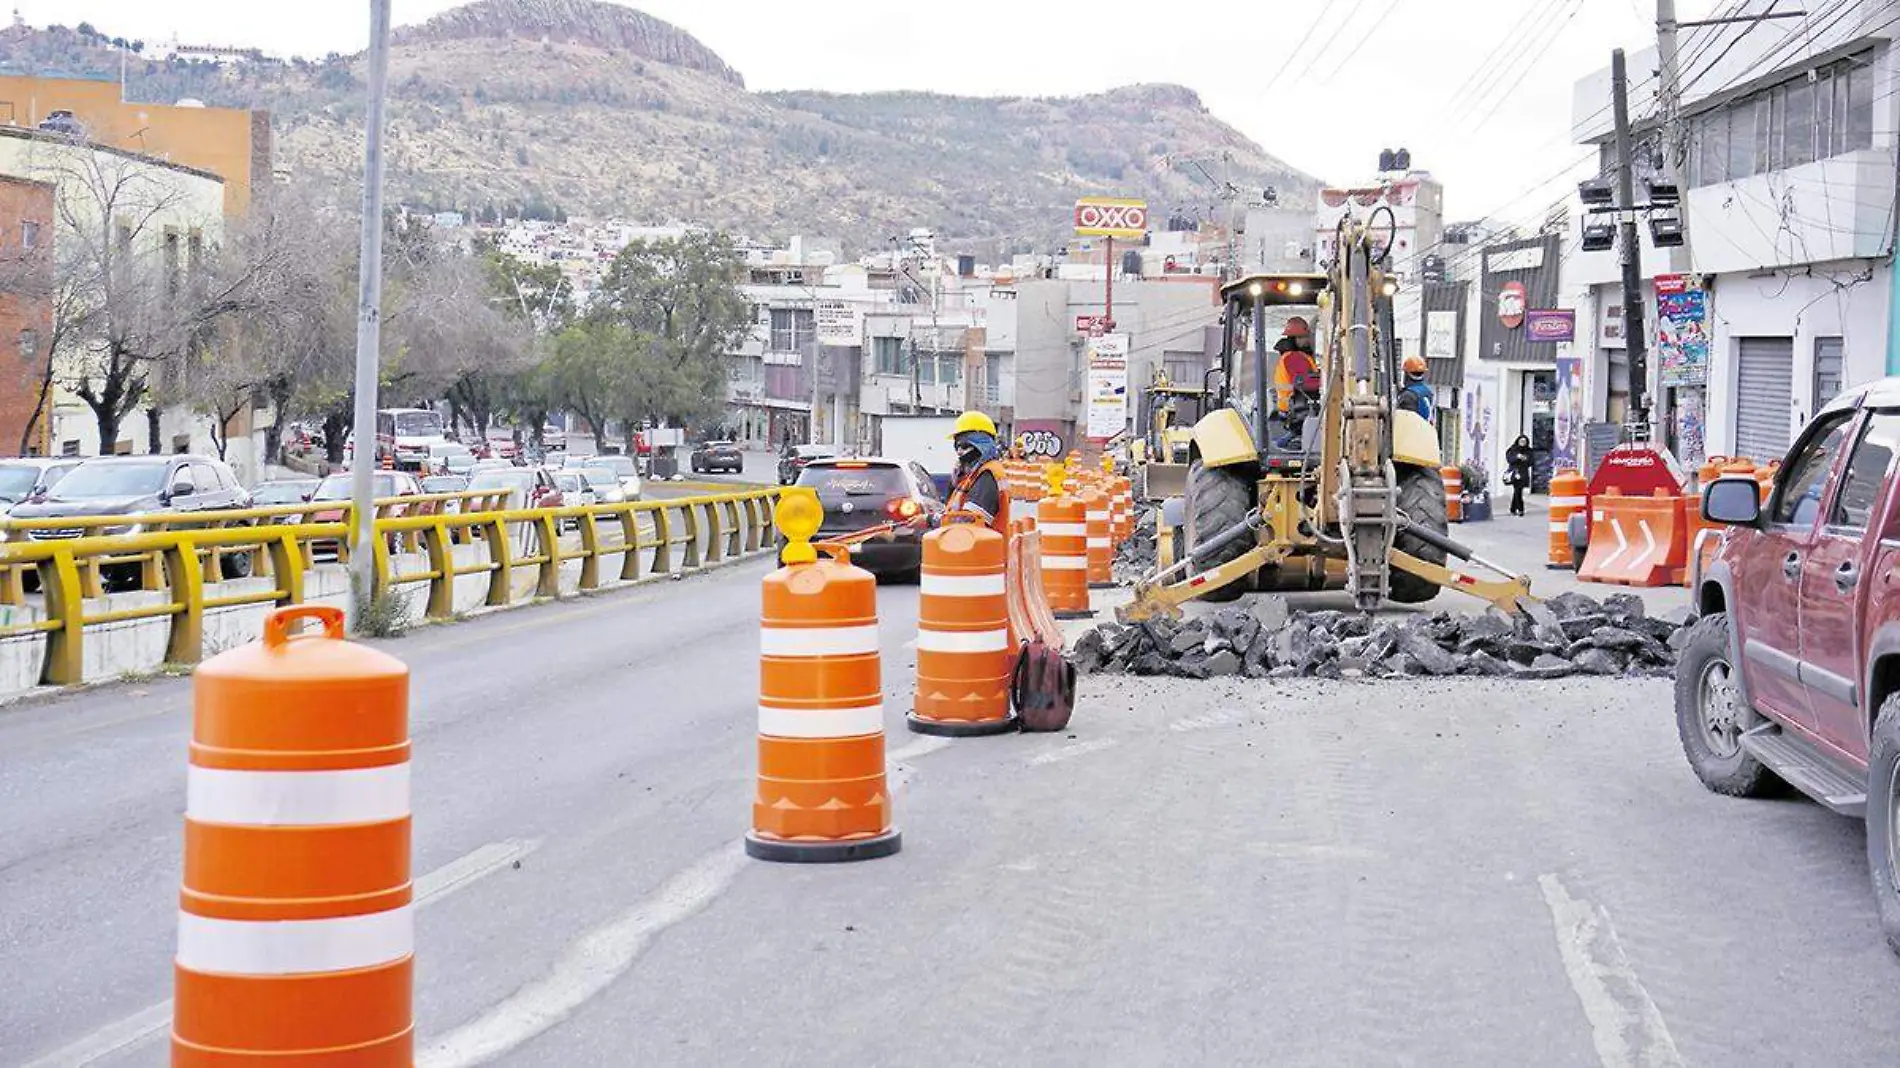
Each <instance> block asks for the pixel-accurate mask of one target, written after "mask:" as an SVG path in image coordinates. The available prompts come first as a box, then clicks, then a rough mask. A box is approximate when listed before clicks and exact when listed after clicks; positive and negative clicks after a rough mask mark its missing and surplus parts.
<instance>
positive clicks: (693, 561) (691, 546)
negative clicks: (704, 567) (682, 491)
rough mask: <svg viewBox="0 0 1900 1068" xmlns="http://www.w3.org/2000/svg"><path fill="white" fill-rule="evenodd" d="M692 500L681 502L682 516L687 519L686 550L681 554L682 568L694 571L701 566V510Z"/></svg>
mask: <svg viewBox="0 0 1900 1068" xmlns="http://www.w3.org/2000/svg"><path fill="white" fill-rule="evenodd" d="M693 505H694V502H693V501H691V500H687V501H683V502H681V504H680V518H681V519H683V520H685V521H686V542H685V551H684V552H682V553H681V554H680V570H681V571H692V570H694V569H695V568H697V567H699V563H700V556H699V511H698V509H696V508H695V507H694V506H693Z"/></svg>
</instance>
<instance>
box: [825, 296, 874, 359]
mask: <svg viewBox="0 0 1900 1068" xmlns="http://www.w3.org/2000/svg"><path fill="white" fill-rule="evenodd" d="M812 318H813V320H814V321H815V323H816V325H817V328H818V343H819V344H820V345H838V346H843V347H847V348H848V347H850V346H853V345H859V344H862V343H863V339H864V338H863V336H864V313H863V312H862V311H861V310H860V309H859V307H858V306H857V305H856V304H853V303H852V302H850V301H848V300H821V301H818V302H817V303H816V304H815V305H814V306H813V309H812Z"/></svg>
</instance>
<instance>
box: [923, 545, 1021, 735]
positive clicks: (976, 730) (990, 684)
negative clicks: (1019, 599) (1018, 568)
mask: <svg viewBox="0 0 1900 1068" xmlns="http://www.w3.org/2000/svg"><path fill="white" fill-rule="evenodd" d="M944 518H945V525H944V526H943V527H941V528H939V529H937V530H933V531H931V532H930V533H929V534H926V535H924V567H923V576H922V578H921V579H919V580H918V586H919V590H918V599H917V699H916V703H915V704H913V705H912V706H911V714H910V719H909V723H910V729H911V730H913V731H915V732H917V733H918V734H942V735H949V736H951V737H968V736H971V735H978V734H1001V733H1003V732H1004V731H1009V730H1014V729H1015V728H1016V719H1015V717H1014V716H1012V715H1011V714H1010V711H1009V673H1010V667H1011V657H1010V648H1011V646H1010V640H1009V601H1008V594H1009V590H1008V587H1007V585H1006V584H1005V578H1004V574H1003V572H1004V564H1005V559H1006V553H1007V549H1008V544H1009V540H1008V539H1007V538H1005V537H1004V536H1003V535H1001V534H998V533H997V532H996V531H994V530H991V529H989V528H988V527H986V526H983V525H982V523H981V520H980V517H978V516H976V515H973V514H971V515H960V514H959V513H955V512H952V513H948V514H946V515H945V517H944Z"/></svg>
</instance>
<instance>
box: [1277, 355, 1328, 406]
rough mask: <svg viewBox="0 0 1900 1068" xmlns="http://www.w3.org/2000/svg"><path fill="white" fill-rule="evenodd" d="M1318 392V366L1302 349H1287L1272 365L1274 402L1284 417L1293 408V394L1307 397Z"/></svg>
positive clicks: (1311, 356)
mask: <svg viewBox="0 0 1900 1068" xmlns="http://www.w3.org/2000/svg"><path fill="white" fill-rule="evenodd" d="M1319 391H1320V379H1319V365H1318V364H1317V363H1316V362H1314V360H1313V354H1312V353H1310V352H1307V351H1305V350H1303V349H1288V350H1287V351H1285V352H1283V353H1281V354H1280V358H1279V359H1278V360H1276V361H1274V365H1273V393H1274V402H1275V404H1276V405H1277V406H1278V407H1279V409H1280V414H1282V415H1285V414H1286V412H1287V409H1289V408H1291V407H1292V406H1293V394H1294V393H1296V392H1297V393H1305V394H1307V395H1309V396H1311V395H1313V394H1317V393H1318V392H1319Z"/></svg>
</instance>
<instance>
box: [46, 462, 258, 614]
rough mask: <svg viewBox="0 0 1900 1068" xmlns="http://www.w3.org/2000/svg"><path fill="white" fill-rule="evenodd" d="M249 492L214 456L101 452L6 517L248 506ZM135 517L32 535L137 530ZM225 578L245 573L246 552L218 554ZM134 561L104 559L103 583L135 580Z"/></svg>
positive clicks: (248, 570) (51, 536)
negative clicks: (124, 521)
mask: <svg viewBox="0 0 1900 1068" xmlns="http://www.w3.org/2000/svg"><path fill="white" fill-rule="evenodd" d="M250 504H251V495H250V494H249V493H246V492H245V491H244V488H243V487H242V486H240V485H239V484H238V479H237V475H236V474H234V473H233V472H232V471H231V469H230V468H229V467H227V466H225V464H224V463H223V461H220V460H213V459H210V458H208V457H203V456H101V457H97V458H94V459H90V460H84V461H81V462H80V464H79V465H78V466H77V467H74V468H73V469H72V470H71V471H69V472H67V473H66V476H65V477H64V478H62V479H60V480H59V481H58V482H56V483H54V484H53V486H52V488H51V490H49V491H48V492H47V493H46V494H45V495H44V496H41V497H39V498H36V499H34V500H30V501H23V502H21V503H20V504H17V505H15V506H14V508H13V511H12V512H11V513H10V515H9V518H12V519H65V518H79V517H94V516H136V515H175V514H182V513H187V512H209V511H219V510H229V509H238V508H248V507H250ZM140 531H141V527H140V525H139V524H137V523H127V524H124V525H121V526H108V527H104V528H97V527H95V528H90V529H88V528H83V527H62V528H55V529H49V530H35V531H31V532H29V533H28V534H27V537H29V538H32V539H33V540H35V541H51V540H57V539H63V538H77V537H80V536H81V535H84V534H137V533H140ZM223 559H224V563H223V570H224V577H225V578H242V577H244V576H245V575H249V574H250V573H251V558H250V557H249V556H248V555H246V554H241V553H240V554H233V555H230V556H226V557H224V558H223ZM138 569H139V565H137V564H125V565H108V566H107V567H106V568H105V579H106V581H107V582H108V584H111V585H114V586H123V585H124V584H125V583H126V581H127V580H128V579H131V580H136V578H137V576H138Z"/></svg>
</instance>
